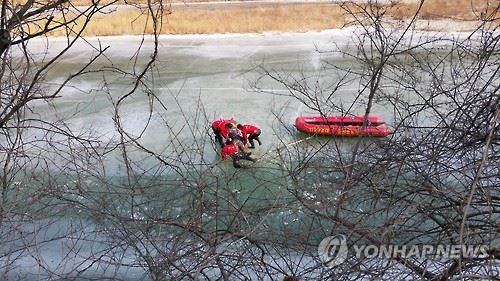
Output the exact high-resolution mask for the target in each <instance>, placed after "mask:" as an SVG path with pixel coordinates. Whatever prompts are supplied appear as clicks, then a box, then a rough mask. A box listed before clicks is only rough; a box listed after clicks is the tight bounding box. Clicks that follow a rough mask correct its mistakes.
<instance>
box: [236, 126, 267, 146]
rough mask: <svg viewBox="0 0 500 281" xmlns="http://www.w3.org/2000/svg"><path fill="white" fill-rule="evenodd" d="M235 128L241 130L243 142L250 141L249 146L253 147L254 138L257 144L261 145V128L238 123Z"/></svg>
mask: <svg viewBox="0 0 500 281" xmlns="http://www.w3.org/2000/svg"><path fill="white" fill-rule="evenodd" d="M237 128H238V129H239V130H240V131H241V135H242V136H243V143H244V144H247V143H250V147H249V148H255V144H254V142H253V141H254V140H256V141H257V142H258V143H259V145H262V142H261V141H260V139H259V136H260V133H261V130H260V129H259V128H257V127H256V126H254V125H249V124H246V125H242V124H238V126H237Z"/></svg>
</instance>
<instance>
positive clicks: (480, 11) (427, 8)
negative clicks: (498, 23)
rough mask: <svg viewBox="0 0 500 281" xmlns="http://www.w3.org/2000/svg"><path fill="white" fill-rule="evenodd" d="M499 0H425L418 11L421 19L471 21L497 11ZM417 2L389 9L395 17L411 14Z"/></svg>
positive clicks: (499, 4) (499, 5)
mask: <svg viewBox="0 0 500 281" xmlns="http://www.w3.org/2000/svg"><path fill="white" fill-rule="evenodd" d="M499 7H500V0H426V1H425V2H424V5H423V6H422V9H421V11H420V18H423V19H454V20H465V21H472V20H478V19H479V18H480V17H481V15H482V16H483V17H485V16H488V15H491V14H493V13H498V12H499V11H498V9H499ZM416 9H417V4H416V3H415V4H403V5H399V6H397V7H394V8H393V9H391V14H392V15H393V16H395V17H397V18H405V17H409V16H412V15H413V13H415V11H416Z"/></svg>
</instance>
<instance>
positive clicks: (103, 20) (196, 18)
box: [40, 0, 498, 36]
mask: <svg viewBox="0 0 500 281" xmlns="http://www.w3.org/2000/svg"><path fill="white" fill-rule="evenodd" d="M229 3H231V4H229ZM496 5H498V4H496ZM139 7H141V6H140V5H139ZM142 7H143V8H132V7H130V6H125V5H117V6H116V7H113V11H111V12H109V13H103V14H99V15H95V16H94V18H93V20H92V21H90V22H89V23H88V25H87V26H86V29H85V31H84V33H83V34H84V35H86V36H110V35H141V34H153V33H154V32H155V31H154V29H153V24H152V20H151V15H148V13H147V12H146V11H145V9H144V6H142ZM381 8H382V9H383V10H384V11H385V13H386V17H387V18H388V19H389V22H388V23H389V24H394V25H400V24H402V23H404V22H406V21H408V19H410V18H411V17H412V15H413V14H414V13H415V12H416V11H417V9H418V6H417V4H416V3H414V1H403V2H400V3H399V4H397V5H392V4H384V5H381ZM361 9H362V7H359V6H355V5H352V4H351V5H347V6H345V5H344V6H342V5H341V4H340V3H338V2H337V1H331V2H317V1H315V2H307V1H305V2H288V1H283V2H274V1H269V2H267V1H264V2H263V1H244V2H227V3H224V2H206V3H202V4H200V3H177V4H176V3H174V4H171V5H169V6H166V8H165V10H164V11H163V14H162V15H161V21H160V24H159V25H158V29H157V30H156V33H159V34H213V33H263V32H307V31H321V30H327V29H337V28H343V27H345V26H348V25H350V24H351V22H352V20H353V14H355V13H358V12H360V11H361ZM493 9H494V7H492V6H491V5H488V2H487V1H485V0H484V1H483V0H480V1H475V2H474V4H473V6H471V3H470V1H466V0H459V1H455V2H454V3H453V5H451V4H449V3H447V2H446V1H443V0H428V1H426V4H425V5H424V6H423V7H422V8H421V10H420V13H419V14H420V16H419V18H418V21H417V24H416V28H417V29H419V30H431V31H469V30H473V29H474V28H476V27H477V26H478V24H479V23H480V22H481V21H480V20H479V19H480V18H481V17H483V18H484V17H487V15H488V13H491V11H492V10H493ZM67 18H69V17H67ZM82 21H83V19H82ZM497 21H498V20H497ZM450 22H451V23H453V24H450ZM82 25H83V24H82V22H79V21H76V23H75V25H74V27H73V30H78V27H79V26H82ZM40 26H43V25H42V24H40ZM49 35H50V36H64V35H66V30H62V29H60V30H55V31H53V32H51V33H50V34H49Z"/></svg>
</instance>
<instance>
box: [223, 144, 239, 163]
mask: <svg viewBox="0 0 500 281" xmlns="http://www.w3.org/2000/svg"><path fill="white" fill-rule="evenodd" d="M238 152H239V150H238V147H237V146H236V145H234V144H232V143H230V144H226V145H225V146H224V147H223V148H222V150H221V152H220V153H221V156H222V159H226V158H227V156H230V157H231V158H234V157H235V156H236V155H237V154H238Z"/></svg>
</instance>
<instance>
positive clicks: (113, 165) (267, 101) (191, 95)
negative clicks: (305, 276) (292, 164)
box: [13, 31, 391, 279]
mask: <svg viewBox="0 0 500 281" xmlns="http://www.w3.org/2000/svg"><path fill="white" fill-rule="evenodd" d="M346 36H347V34H346V33H344V32H340V31H339V32H324V33H308V34H289V35H286V34H284V35H273V34H266V35H232V36H225V35H216V36H208V37H203V36H191V37H164V38H162V39H161V40H160V47H159V54H158V60H157V62H156V63H155V65H154V67H153V70H154V71H153V72H154V74H153V75H150V76H148V79H149V80H148V81H149V82H150V84H149V86H150V88H151V90H152V92H153V93H154V94H155V95H156V96H157V97H158V99H159V100H161V102H162V103H163V106H164V107H165V108H166V109H165V108H164V109H162V110H158V111H155V112H154V113H153V114H152V115H151V118H150V114H149V112H150V108H151V103H150V101H151V100H150V99H149V96H148V94H147V93H145V92H144V91H142V90H138V91H137V92H136V93H134V94H133V95H132V96H131V97H130V98H127V99H126V100H125V103H124V105H123V106H122V107H121V108H120V113H121V121H122V123H123V125H124V129H125V130H126V131H127V132H129V133H131V134H133V135H140V134H141V144H142V145H144V146H145V147H147V148H148V149H150V150H151V151H153V152H156V153H160V154H161V153H162V152H164V151H165V147H166V146H167V144H166V143H168V142H169V140H171V139H172V138H173V137H176V138H178V139H179V140H181V141H183V142H185V143H186V144H189V143H193V142H194V141H195V140H193V138H195V137H197V138H208V135H207V134H203V133H198V134H195V135H193V134H192V133H191V131H190V130H189V128H190V127H192V126H193V124H197V126H200V127H201V128H202V129H201V132H203V130H205V129H206V130H205V131H208V126H209V121H211V120H213V119H215V118H218V117H220V116H224V117H234V118H235V119H237V120H238V121H239V122H242V123H251V124H256V125H258V126H259V127H261V129H262V131H263V134H262V136H261V139H262V141H263V143H264V144H263V146H261V147H258V149H256V150H255V152H254V155H255V156H256V157H259V158H260V157H261V158H262V160H261V161H259V162H258V163H257V164H256V165H254V168H255V169H254V170H251V172H249V171H243V172H240V173H236V172H234V171H233V170H232V167H231V163H229V161H228V162H226V163H221V164H216V163H217V162H218V161H219V156H218V155H217V154H218V152H217V151H215V150H214V149H213V147H212V146H211V145H209V142H208V141H206V142H205V145H203V146H202V147H201V148H198V149H201V150H202V152H200V153H198V154H197V155H202V156H201V157H203V158H204V161H207V162H209V163H210V162H213V163H214V164H216V165H217V167H219V168H220V169H221V171H223V172H225V174H226V175H227V173H234V174H233V176H232V178H231V179H230V180H228V182H227V183H226V185H225V186H224V189H222V190H218V191H217V192H220V194H216V195H213V194H212V195H210V196H224V195H225V196H232V197H234V198H235V199H234V200H235V201H236V202H243V203H244V205H245V206H246V207H245V208H248V209H246V211H248V212H249V213H252V212H258V211H256V210H259V208H260V207H266V202H267V201H266V200H268V199H270V198H279V199H280V200H281V201H273V202H272V204H284V205H287V204H292V203H290V201H291V200H292V197H291V196H290V194H288V193H287V192H286V191H285V190H284V187H283V186H284V184H285V183H283V182H281V181H282V180H283V179H282V177H281V173H280V172H279V170H276V167H272V168H271V166H272V163H270V162H266V161H267V159H271V158H272V156H273V155H274V154H273V153H274V151H275V150H276V149H277V148H278V147H282V146H283V145H286V144H288V143H293V142H296V141H299V140H300V139H302V138H304V137H305V136H304V135H302V134H299V133H297V132H295V129H294V128H293V122H294V120H295V118H296V117H297V116H299V115H301V114H309V113H311V110H310V109H307V107H306V106H304V105H303V104H302V103H300V102H299V101H298V100H296V99H294V98H292V97H290V96H289V95H288V91H287V90H286V88H284V87H283V86H282V85H280V84H279V83H276V82H275V81H272V80H270V79H268V78H261V76H262V68H261V67H263V68H265V69H266V70H268V71H270V72H272V73H281V74H282V75H285V77H288V76H290V77H305V78H306V79H309V80H311V81H315V80H318V81H320V83H328V81H329V80H330V78H331V77H335V76H336V75H338V73H336V72H335V71H334V70H331V69H330V70H328V71H325V70H323V68H322V66H323V63H324V62H323V61H324V60H326V61H328V62H329V63H333V64H336V65H337V66H344V67H352V68H356V65H354V62H353V61H349V59H346V58H345V57H342V56H339V55H337V54H336V53H331V52H325V51H328V50H336V49H337V48H349V46H348V45H347V42H348V40H347V37H346ZM100 41H101V44H102V45H103V46H107V45H109V46H110V48H109V49H108V50H107V52H106V53H105V54H106V57H105V58H102V59H100V60H98V61H97V63H96V64H95V65H94V66H93V68H92V69H93V70H100V69H104V70H105V72H104V73H102V72H90V73H89V74H86V75H84V76H82V77H81V78H78V79H76V80H74V81H73V82H72V83H71V85H70V87H66V88H65V89H64V91H63V92H62V93H61V97H60V98H58V99H56V100H55V101H54V103H53V106H52V105H50V106H48V105H46V104H38V105H36V110H37V112H38V113H37V114H38V115H37V116H40V117H42V118H44V119H47V120H58V119H63V120H65V121H66V123H67V124H68V126H69V128H71V130H72V131H73V132H75V133H79V132H88V131H92V134H93V135H94V136H98V137H99V139H100V140H101V141H103V142H107V141H112V140H113V139H116V138H117V134H116V130H115V125H114V120H113V115H114V112H115V111H114V108H113V102H116V100H117V99H118V98H119V97H120V96H122V95H123V94H124V93H126V92H127V91H129V90H130V88H131V82H130V81H132V80H131V78H130V77H129V76H127V75H125V74H124V73H121V72H117V71H115V69H114V68H112V67H116V68H120V69H124V70H126V71H128V72H130V73H132V72H133V71H134V67H135V71H137V72H138V71H140V70H141V69H142V68H141V67H142V66H143V65H144V64H145V63H146V61H147V60H148V59H149V57H150V53H151V51H152V49H151V41H150V39H148V40H146V42H145V44H144V46H143V48H142V49H141V52H140V54H139V55H138V56H137V60H135V58H134V53H135V52H136V50H137V47H138V45H139V42H140V38H137V37H122V38H101V39H100ZM90 42H91V43H92V44H97V42H98V39H90ZM334 43H335V44H334ZM63 44H64V41H62V40H61V41H59V40H54V41H49V45H48V48H49V57H50V55H51V54H53V53H55V52H56V51H57V50H58V49H60V48H61V46H63ZM45 46H46V42H45V43H41V42H39V43H38V45H37V43H34V45H33V46H31V48H33V49H34V50H38V51H39V53H38V54H42V51H43V49H44V47H45ZM317 49H319V50H322V51H324V52H323V53H319V52H317ZM95 53H96V51H95V50H94V49H92V48H90V47H89V46H88V45H86V44H82V45H78V46H76V48H74V49H73V50H72V51H70V53H69V54H67V55H66V56H65V57H64V58H63V59H62V61H61V62H59V63H58V64H57V65H55V66H54V67H53V68H52V69H51V70H50V71H49V72H48V74H47V85H46V87H48V88H52V87H56V86H57V85H58V84H60V83H61V81H63V80H64V79H65V77H66V76H67V74H68V73H71V72H72V71H74V70H75V69H78V68H79V67H81V66H82V65H83V64H84V63H86V62H87V61H88V59H89V58H90V57H91V56H92V55H93V54H95ZM35 54H36V52H35ZM43 59H45V60H46V59H47V58H43V56H40V60H43ZM255 84H257V85H258V87H259V89H258V90H257V89H256V88H255V87H254V86H255ZM313 84H314V83H313ZM357 90H358V89H357V87H356V85H353V86H352V88H347V89H344V90H343V91H345V93H344V92H343V94H342V95H339V96H338V104H340V105H344V104H345V105H347V106H348V105H349V104H350V103H352V102H353V100H354V98H355V95H356V91H357ZM200 105H202V108H203V110H200ZM154 106H155V108H158V107H159V104H158V103H157V102H155V105H154ZM357 106H358V107H355V108H353V109H352V110H351V113H353V114H356V113H357V114H362V113H364V112H363V101H360V102H359V103H358V105H357ZM200 112H203V115H204V116H203V118H201V117H200V118H198V119H196V118H195V115H197V114H200ZM373 113H374V114H376V115H379V116H381V117H383V118H386V119H388V121H389V123H390V116H391V113H390V112H389V111H387V110H385V109H384V108H383V107H381V106H378V105H376V106H375V107H374V109H373ZM276 116H279V117H280V119H281V120H284V123H285V124H281V123H280V122H278V121H277V119H276ZM205 117H206V118H205ZM195 119H196V120H195ZM165 120H167V121H168V122H166V121H165ZM191 121H192V122H193V123H191ZM167 123H168V126H166V125H165V124H167ZM204 127H205V129H203V128H204ZM289 132H291V134H290V133H289ZM29 137H32V138H34V137H37V136H36V133H35V134H31V135H29ZM351 141H352V140H345V141H344V142H343V143H344V144H346V145H347V146H349V145H350V144H349V143H350V142H351ZM169 149H170V148H169ZM138 157H142V158H143V159H144V163H148V161H150V162H151V163H153V162H155V160H154V159H151V158H148V155H145V154H140V155H138ZM119 158H120V153H119V150H116V151H115V152H113V153H111V154H110V155H107V156H106V159H104V160H105V161H104V164H105V166H106V174H105V176H104V179H101V181H100V182H99V181H95V182H93V181H92V180H90V181H91V182H90V183H87V184H88V186H89V188H90V190H91V192H94V193H95V194H94V193H92V194H93V195H92V196H97V197H95V198H94V197H92V198H80V197H78V196H76V195H75V198H74V199H75V200H82V201H83V202H84V204H89V205H92V204H96V205H97V206H99V205H98V203H99V204H102V202H105V201H106V200H109V201H110V202H111V203H109V204H108V205H107V206H109V208H113V210H114V211H116V212H118V213H120V214H123V215H125V216H129V217H130V218H139V219H142V218H144V217H145V216H146V217H147V214H148V213H151V214H155V215H162V216H170V217H179V216H182V214H183V212H185V211H186V210H189V208H191V207H190V206H188V205H189V204H190V200H192V198H191V197H189V196H185V197H183V195H182V192H183V191H182V190H179V189H177V188H176V186H177V183H176V180H178V179H176V178H175V177H174V178H171V177H170V176H166V178H161V177H160V178H158V179H146V180H145V181H146V183H144V184H143V185H142V186H146V185H147V182H148V180H150V182H149V183H153V185H152V187H150V188H149V187H148V188H149V189H148V188H144V189H143V190H142V189H141V191H140V192H141V193H142V195H138V196H137V197H133V198H134V200H138V201H140V200H143V198H146V197H147V196H148V194H149V193H151V194H160V195H159V196H156V197H155V198H154V199H151V198H149V199H148V200H150V201H148V202H150V204H149V205H147V206H142V207H138V208H137V209H128V208H127V207H126V206H121V205H119V204H121V203H123V202H128V201H127V200H129V198H128V197H127V196H128V195H129V194H128V193H127V192H129V191H126V192H124V194H125V195H127V196H123V200H122V199H121V197H120V196H122V195H123V194H121V193H120V192H121V190H120V188H117V187H114V186H119V184H120V183H122V182H124V181H126V173H125V169H124V167H123V163H121V162H119ZM146 165H147V164H146ZM227 171H229V172H227ZM200 173H202V172H200ZM214 173H215V174H217V172H214ZM214 173H212V174H211V175H213V174H214ZM191 176H192V177H193V179H197V178H203V174H197V171H194V172H193V173H192V175H191ZM332 176H334V175H333V174H332ZM183 180H186V179H183ZM187 180H189V179H187ZM160 182H161V183H160ZM207 182H208V184H210V183H211V182H212V180H210V179H209V180H207ZM141 184H142V183H141ZM63 185H64V183H63ZM158 186H160V188H163V189H162V191H163V192H160V193H158V192H157V191H158V190H156V188H158ZM133 192H135V191H133ZM96 194H101V195H96ZM113 194H117V195H116V196H115V197H113ZM270 194H273V196H270ZM99 196H102V197H99ZM141 196H142V197H141ZM110 198H111V199H110ZM117 198H120V199H117ZM175 198H184V199H182V200H177V201H176V200H175ZM217 198H218V197H213V198H212V199H213V200H214V201H215V202H219V201H217V200H218V199H217ZM92 200H95V201H92ZM144 200H145V199H144ZM172 200H174V201H172ZM101 201H102V202H101ZM96 202H97V203H96ZM106 202H107V201H106ZM113 202H118V203H116V204H117V206H113V204H114V203H113ZM221 202H223V201H221ZM243 203H242V204H243ZM221 204H222V206H223V205H224V204H226V203H224V204H223V203H221ZM42 205H43V204H42ZM139 205H140V204H139ZM165 205H167V206H168V207H165ZM290 206H292V205H290ZM83 214H85V210H84V208H83V209H82V210H79V209H74V210H72V211H70V212H67V213H66V214H64V215H62V216H60V214H58V216H60V217H58V219H55V220H53V221H50V223H49V222H48V221H46V220H40V221H38V222H37V223H35V226H34V227H35V228H36V224H38V223H39V224H40V225H47V224H49V225H51V226H50V227H49V228H48V230H47V231H45V232H43V234H38V235H41V236H40V239H42V240H51V239H50V238H51V237H55V236H58V235H60V232H61V231H62V232H64V231H68V232H70V230H71V229H73V228H74V227H75V225H74V224H75V223H76V222H77V221H79V220H78V218H80V217H79V216H81V215H83ZM203 215H204V216H207V217H209V218H210V216H211V214H209V213H204V214H203ZM75 218H76V219H75ZM52 219H53V218H52ZM52 219H50V220H52ZM88 219H89V220H90V222H91V223H90V224H88V225H86V226H84V227H82V228H78V227H76V228H77V229H80V231H81V229H83V230H84V231H81V233H82V235H83V236H85V235H88V236H89V237H88V239H89V240H92V241H93V242H92V243H91V244H87V243H86V242H85V241H83V240H76V241H77V242H75V243H76V245H77V247H79V248H80V247H81V251H80V252H79V254H78V256H80V257H81V258H74V259H71V260H66V261H65V262H62V260H64V257H63V255H64V254H63V253H64V252H65V251H64V249H65V246H64V245H65V244H68V243H73V242H74V241H73V240H72V239H70V238H65V239H63V242H62V243H61V242H60V241H59V240H55V241H53V242H49V243H46V244H45V245H44V246H43V248H41V249H40V252H41V253H40V255H41V256H42V257H43V259H44V260H47V261H51V262H47V264H46V267H47V268H49V269H50V270H53V271H55V272H60V273H65V272H66V269H67V268H72V267H73V266H75V265H77V264H79V263H81V265H79V267H80V268H81V267H85V266H91V265H90V261H88V260H85V258H84V257H85V256H90V255H91V252H99V251H100V250H101V248H100V246H99V244H101V243H102V244H103V245H105V244H106V241H105V240H106V239H107V238H105V237H106V236H105V235H100V234H96V231H95V228H94V227H95V226H94V225H93V223H92V222H94V221H99V218H98V217H97V218H95V217H90V218H88ZM300 219H301V211H300V210H298V211H297V210H289V211H278V213H276V214H274V213H273V214H272V216H271V217H270V219H269V223H270V224H271V225H276V226H281V225H288V224H289V223H292V224H293V223H295V226H294V229H295V230H296V231H300V229H301V228H302V227H306V226H305V224H306V223H307V222H306V221H305V222H304V221H303V220H302V221H303V223H304V225H301V224H300ZM207 220H208V221H210V223H209V225H208V226H209V227H212V226H211V225H210V224H211V223H213V221H211V220H209V219H207ZM218 223H220V222H218ZM218 227H220V225H219V226H218ZM86 232H88V233H86ZM90 236H91V237H90ZM103 249H104V246H103ZM123 254H124V260H123V262H124V263H133V260H134V254H133V253H132V252H130V253H129V252H128V250H123ZM20 262H21V263H20V264H19V265H20V266H21V268H22V270H21V272H24V273H28V274H37V273H40V272H43V270H40V269H39V268H38V269H36V264H37V262H36V260H33V259H32V258H29V257H28V258H21V259H20ZM61 264H62V265H61ZM114 270H116V268H115V267H113V266H110V267H107V268H105V269H98V270H97V269H96V271H95V275H97V276H99V275H100V274H103V275H106V274H116V272H114ZM142 274H143V271H142V269H140V268H133V267H130V268H129V269H126V270H125V269H120V271H119V274H118V276H120V277H123V278H130V279H137V278H140V276H143V275H142ZM15 275H16V274H14V275H13V276H15ZM28 276H31V275H28ZM84 276H87V275H84ZM89 276H92V274H90V275H89Z"/></svg>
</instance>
